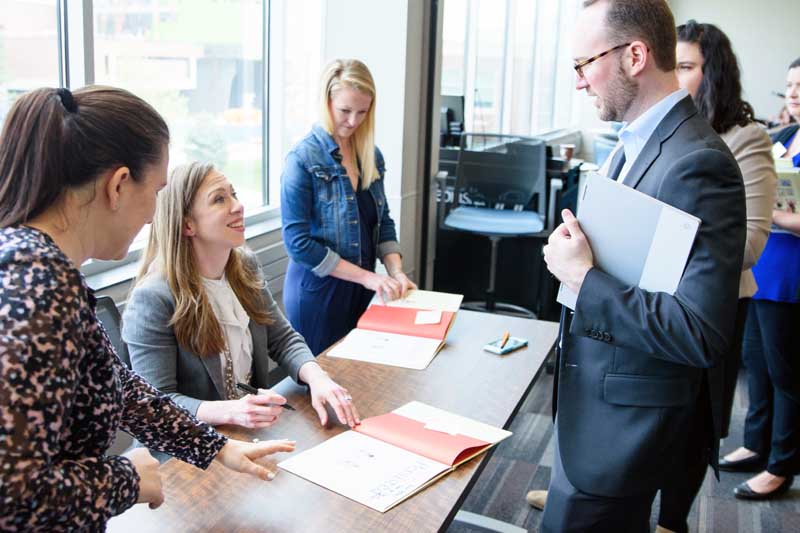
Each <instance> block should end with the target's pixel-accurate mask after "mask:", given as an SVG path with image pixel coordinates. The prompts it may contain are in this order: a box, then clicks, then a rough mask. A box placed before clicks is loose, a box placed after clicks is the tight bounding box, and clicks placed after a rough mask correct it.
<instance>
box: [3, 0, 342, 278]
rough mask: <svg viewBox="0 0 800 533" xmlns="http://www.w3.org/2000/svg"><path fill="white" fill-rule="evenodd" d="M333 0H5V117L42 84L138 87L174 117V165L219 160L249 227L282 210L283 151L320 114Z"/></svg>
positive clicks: (92, 269)
mask: <svg viewBox="0 0 800 533" xmlns="http://www.w3.org/2000/svg"><path fill="white" fill-rule="evenodd" d="M328 3H329V2H328V0H3V1H2V2H0V124H1V123H2V121H3V120H4V119H5V116H6V114H7V113H8V110H9V109H10V107H11V105H12V104H13V103H14V100H15V99H16V98H17V97H19V95H21V94H23V93H24V92H27V91H29V90H31V89H34V88H38V87H59V86H67V87H70V88H71V89H76V88H79V87H81V86H83V85H84V84H86V83H96V84H106V85H113V86H117V87H122V88H125V89H128V90H130V91H131V92H133V93H134V94H136V95H138V96H140V97H142V98H143V99H144V100H146V101H147V102H149V103H150V104H151V105H152V106H153V107H154V108H155V109H156V110H158V111H159V112H160V113H161V114H162V116H163V117H164V118H165V120H166V121H167V124H168V125H169V128H170V133H171V145H170V168H174V167H175V166H177V165H180V164H182V163H186V162H189V161H193V160H206V161H211V162H213V163H215V164H216V165H217V166H218V167H219V168H220V169H221V170H222V171H223V172H224V173H225V174H226V175H227V176H228V178H229V179H230V180H231V181H232V182H233V184H234V186H235V187H236V189H237V192H238V194H239V198H240V199H241V200H242V202H243V203H244V204H245V211H246V215H247V218H248V220H249V222H250V223H252V222H254V221H259V220H262V219H264V218H270V217H275V216H277V214H278V212H277V210H276V209H273V208H274V207H277V206H278V205H279V202H280V174H281V171H282V169H283V161H284V157H285V156H286V153H287V152H288V151H289V149H290V148H291V147H292V146H293V145H294V144H295V143H296V142H297V141H298V140H300V139H301V138H302V137H303V136H304V135H305V134H306V133H307V132H308V131H309V130H310V128H311V125H312V124H313V123H314V122H316V121H317V120H318V112H319V110H318V104H317V98H318V94H317V91H318V83H319V74H320V69H321V67H322V47H323V43H324V24H323V20H324V15H325V10H326V8H327V5H328ZM148 231H149V227H148V226H146V227H145V228H143V230H142V232H141V233H140V234H139V236H137V238H136V240H135V241H134V244H133V247H132V251H133V252H134V253H132V254H130V255H129V256H128V259H127V261H133V260H135V259H136V258H137V253H136V250H138V249H139V248H141V247H142V246H143V245H144V242H145V239H146V236H147V232H148ZM117 265H118V263H105V262H96V261H94V262H92V261H90V262H89V264H87V265H84V268H83V269H84V271H85V272H86V273H87V274H94V273H97V272H100V271H102V270H105V269H107V268H110V267H113V266H117Z"/></svg>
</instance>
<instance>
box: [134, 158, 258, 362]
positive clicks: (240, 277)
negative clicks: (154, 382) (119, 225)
mask: <svg viewBox="0 0 800 533" xmlns="http://www.w3.org/2000/svg"><path fill="white" fill-rule="evenodd" d="M213 170H215V169H214V165H212V164H210V163H198V162H194V163H189V164H187V165H182V166H180V167H178V168H176V169H175V170H173V171H172V173H171V174H170V178H169V181H168V183H167V186H166V187H164V188H163V189H162V190H161V192H159V193H158V199H157V201H156V212H155V215H154V216H153V225H152V227H151V228H150V239H149V241H148V243H147V248H146V250H145V252H144V255H143V259H142V262H141V265H140V267H139V273H138V275H137V276H136V283H135V285H134V287H135V286H136V285H138V284H139V283H141V282H142V281H143V280H144V279H145V278H146V277H148V276H150V275H152V274H155V273H158V274H161V275H163V276H164V278H165V279H166V281H167V284H168V285H169V288H170V291H171V292H172V295H173V297H174V298H175V312H174V313H173V315H172V318H171V320H170V322H169V325H170V326H172V328H173V330H174V331H175V338H176V339H177V341H178V344H180V345H181V346H185V347H186V348H188V349H190V350H191V351H193V352H194V353H196V354H198V355H200V356H212V355H218V354H220V353H222V352H223V351H224V350H225V349H226V346H225V337H224V335H223V332H222V326H220V324H219V321H218V320H217V317H216V315H214V310H213V309H212V308H211V303H210V302H209V299H208V296H207V295H206V291H205V288H204V287H203V281H202V279H201V277H200V274H199V272H198V270H197V263H196V260H195V256H194V252H193V251H192V243H191V239H190V238H189V237H187V236H185V235H184V234H183V227H184V221H185V220H186V218H187V217H188V216H190V214H191V210H192V204H193V203H194V199H195V196H196V195H197V191H198V189H199V188H200V186H201V185H202V184H203V181H204V180H205V178H206V176H208V175H209V174H210V173H211V172H212V171H213ZM225 276H226V278H227V280H228V283H230V286H231V288H232V289H233V292H234V293H235V294H236V297H237V298H238V299H239V302H240V303H241V304H242V307H244V309H245V311H247V314H248V316H250V319H251V320H254V321H255V322H256V323H258V324H270V323H271V322H272V320H271V318H270V316H269V313H268V311H267V308H266V301H265V300H264V295H263V292H262V290H263V288H264V283H265V282H264V280H263V278H262V277H261V274H260V272H259V269H258V263H257V261H256V260H255V258H254V257H252V255H251V254H250V253H248V251H247V249H246V248H244V247H240V248H235V249H234V250H232V251H231V255H230V258H229V259H228V263H227V264H226V265H225Z"/></svg>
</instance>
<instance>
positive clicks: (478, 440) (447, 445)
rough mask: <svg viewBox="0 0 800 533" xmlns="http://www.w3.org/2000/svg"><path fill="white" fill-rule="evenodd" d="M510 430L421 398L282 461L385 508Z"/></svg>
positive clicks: (309, 477)
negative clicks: (438, 407) (443, 408)
mask: <svg viewBox="0 0 800 533" xmlns="http://www.w3.org/2000/svg"><path fill="white" fill-rule="evenodd" d="M510 435H511V432H509V431H506V430H503V429H500V428H497V427H493V426H490V425H487V424H483V423H481V422H478V421H476V420H472V419H469V418H466V417H463V416H459V415H456V414H454V413H450V412H448V411H444V410H442V409H437V408H435V407H432V406H430V405H426V404H424V403H421V402H410V403H407V404H406V405H404V406H402V407H400V408H398V409H395V410H394V411H392V412H390V413H386V414H384V415H380V416H374V417H371V418H365V419H362V421H361V424H359V425H358V426H356V427H355V428H354V429H353V430H351V431H345V432H344V433H340V434H339V435H336V436H335V437H332V438H330V439H328V440H327V441H325V442H323V443H321V444H318V445H317V446H314V447H313V448H310V449H308V450H305V451H303V452H301V453H298V454H296V455H293V456H292V457H289V458H288V459H286V460H284V461H282V462H281V463H279V464H278V466H279V467H280V468H283V469H284V470H288V471H289V472H292V473H293V474H295V475H297V476H300V477H302V478H305V479H307V480H309V481H311V482H312V483H315V484H317V485H319V486H321V487H325V488H327V489H329V490H332V491H334V492H337V493H339V494H341V495H342V496H345V497H347V498H350V499H351V500H354V501H357V502H358V503H361V504H363V505H366V506H368V507H371V508H372V509H375V510H376V511H380V512H385V511H387V510H389V509H391V508H392V507H394V506H395V505H397V504H399V503H400V502H402V501H403V500H405V499H406V498H409V497H411V496H413V495H414V494H416V493H417V492H419V491H420V490H422V489H424V488H425V487H427V486H428V485H430V484H431V483H434V482H435V481H436V480H437V479H439V478H440V477H442V476H444V475H446V474H448V473H449V472H452V471H453V470H455V469H456V467H457V466H458V465H460V464H462V463H464V462H466V461H468V460H470V459H471V458H473V457H475V456H476V455H480V454H481V453H483V452H485V451H486V450H488V449H489V448H491V447H492V446H494V445H495V444H497V443H498V442H500V441H502V440H503V439H505V438H507V437H508V436H510Z"/></svg>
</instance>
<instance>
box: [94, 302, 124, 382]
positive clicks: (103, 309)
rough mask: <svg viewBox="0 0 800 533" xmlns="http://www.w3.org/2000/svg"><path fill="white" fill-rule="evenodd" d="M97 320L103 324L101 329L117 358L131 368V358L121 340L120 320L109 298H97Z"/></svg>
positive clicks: (117, 311) (114, 305)
mask: <svg viewBox="0 0 800 533" xmlns="http://www.w3.org/2000/svg"><path fill="white" fill-rule="evenodd" d="M95 312H96V314H97V319H98V320H99V321H100V323H101V324H103V327H104V328H105V330H106V333H107V334H108V338H109V339H110V340H111V344H113V345H114V349H115V350H116V351H117V356H119V358H120V359H121V360H122V362H123V363H125V366H127V367H128V368H131V357H130V355H129V354H128V347H127V346H126V345H125V342H123V340H122V329H121V325H122V318H121V317H120V314H119V309H117V304H115V303H114V299H113V298H111V297H110V296H100V297H99V298H97V308H96V309H95Z"/></svg>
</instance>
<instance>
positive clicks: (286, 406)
mask: <svg viewBox="0 0 800 533" xmlns="http://www.w3.org/2000/svg"><path fill="white" fill-rule="evenodd" d="M236 388H237V389H239V390H242V391H244V392H246V393H248V394H258V389H257V388H255V387H253V386H251V385H248V384H247V383H241V382H239V383H237V384H236ZM270 405H272V406H274V407H283V408H284V409H288V410H289V411H296V410H297V409H295V408H294V407H292V406H291V405H289V404H288V403H284V404H277V403H273V404H270Z"/></svg>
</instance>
